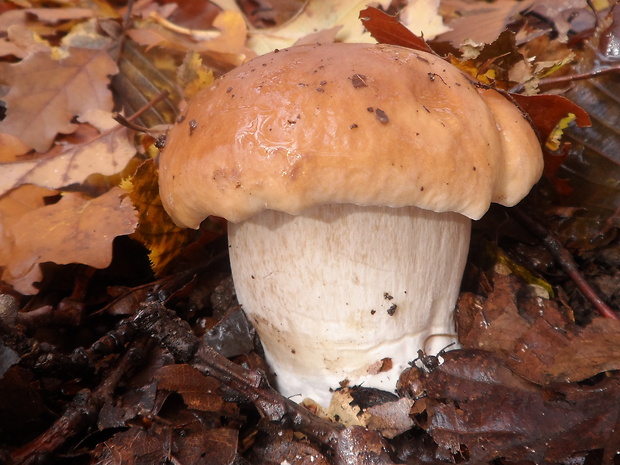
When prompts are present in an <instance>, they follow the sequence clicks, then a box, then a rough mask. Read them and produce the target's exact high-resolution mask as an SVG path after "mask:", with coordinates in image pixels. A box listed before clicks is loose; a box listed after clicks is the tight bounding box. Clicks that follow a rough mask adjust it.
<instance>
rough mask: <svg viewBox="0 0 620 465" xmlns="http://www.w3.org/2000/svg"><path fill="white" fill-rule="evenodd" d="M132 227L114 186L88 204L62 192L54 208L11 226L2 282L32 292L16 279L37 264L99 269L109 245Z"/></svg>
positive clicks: (130, 212)
mask: <svg viewBox="0 0 620 465" xmlns="http://www.w3.org/2000/svg"><path fill="white" fill-rule="evenodd" d="M137 224H138V221H137V217H136V213H135V211H134V209H133V205H132V204H131V201H130V200H129V199H128V198H127V197H126V194H125V192H124V191H123V190H122V189H121V188H119V187H115V188H113V189H111V190H110V191H108V192H107V193H105V194H103V195H102V196H100V197H97V198H94V199H88V198H86V197H84V196H83V195H81V194H76V193H66V194H64V195H63V197H62V198H61V199H60V201H59V202H58V203H55V204H53V205H49V206H45V207H41V208H38V209H36V210H32V211H30V212H28V213H26V214H24V215H23V216H21V218H19V219H18V220H17V221H16V222H15V223H14V224H12V226H11V233H12V235H13V238H14V247H13V250H12V251H11V254H10V258H9V262H8V264H6V265H7V268H6V269H5V271H4V274H3V276H2V279H3V280H5V281H7V282H9V283H12V284H13V285H14V286H15V288H16V289H18V290H19V291H20V292H22V293H33V291H34V292H36V290H35V289H34V288H33V287H32V284H33V283H32V281H29V280H26V281H23V280H22V279H23V278H24V277H25V276H28V275H29V273H31V271H32V270H33V268H35V267H36V266H37V264H39V263H44V262H53V263H57V264H59V265H64V264H69V263H83V264H85V265H90V266H92V267H94V268H105V267H107V266H108V265H109V264H110V262H111V261H112V241H113V240H114V238H115V237H117V236H121V235H125V234H131V233H132V232H133V231H134V230H135V228H136V225H137Z"/></svg>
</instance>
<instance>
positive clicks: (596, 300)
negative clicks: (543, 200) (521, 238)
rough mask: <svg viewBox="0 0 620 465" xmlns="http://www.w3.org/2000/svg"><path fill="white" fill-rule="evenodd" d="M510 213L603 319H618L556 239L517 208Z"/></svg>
mask: <svg viewBox="0 0 620 465" xmlns="http://www.w3.org/2000/svg"><path fill="white" fill-rule="evenodd" d="M510 213H511V214H512V215H513V216H514V217H515V218H516V219H517V220H518V221H519V222H520V223H521V224H523V225H524V226H526V227H527V229H528V230H529V231H531V232H532V233H533V234H534V235H536V236H537V237H538V238H539V239H540V240H541V241H542V242H543V244H544V245H545V247H546V248H547V250H549V252H550V253H551V255H552V256H553V258H554V259H555V261H556V262H557V263H558V264H559V265H560V266H561V267H562V268H563V269H564V271H566V274H568V276H569V277H570V278H571V279H572V280H573V282H574V283H575V285H576V286H577V288H578V289H579V290H580V291H581V292H582V294H583V295H584V296H585V297H586V298H587V299H588V300H589V301H590V303H591V304H592V305H594V307H595V308H596V310H597V311H598V312H599V313H600V314H601V315H603V316H604V317H605V318H611V319H613V320H618V319H620V318H619V317H618V315H617V314H616V312H615V311H614V310H613V309H612V308H611V307H609V306H608V305H607V304H606V303H605V302H603V300H602V299H601V298H600V296H599V295H598V294H597V293H596V291H595V290H594V289H592V287H591V286H590V285H589V284H588V282H587V281H586V280H585V278H584V277H583V275H582V274H581V272H580V271H579V268H578V266H577V263H576V262H575V260H574V259H573V256H572V255H571V253H570V252H569V251H568V250H566V248H565V247H564V246H563V245H562V243H561V242H560V241H559V240H558V239H556V238H555V237H554V236H553V235H552V234H551V233H550V232H549V231H548V230H547V229H546V228H545V227H544V226H543V225H541V224H539V223H537V222H536V221H534V220H533V219H532V218H531V217H530V216H529V215H527V214H526V213H525V212H524V211H523V210H522V209H520V208H519V207H513V208H511V209H510Z"/></svg>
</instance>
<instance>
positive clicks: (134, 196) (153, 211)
mask: <svg viewBox="0 0 620 465" xmlns="http://www.w3.org/2000/svg"><path fill="white" fill-rule="evenodd" d="M122 187H123V189H125V190H126V191H127V192H128V193H129V197H130V198H131V200H132V202H133V204H134V205H135V207H136V210H137V212H138V217H139V220H140V221H139V224H138V228H137V229H136V231H135V233H134V234H133V238H134V239H136V240H138V241H140V242H141V243H142V244H144V245H145V246H146V247H147V248H148V250H149V260H150V261H151V266H152V268H153V271H155V273H156V274H162V273H163V272H164V271H165V270H166V268H167V267H168V265H169V264H170V262H171V261H172V260H174V259H175V258H176V257H178V256H179V255H180V254H181V253H183V250H184V249H185V246H187V244H188V243H189V242H190V240H191V238H192V237H193V232H192V231H190V230H188V229H187V228H179V227H178V226H177V225H175V224H174V222H173V221H172V219H171V218H170V216H168V213H166V211H165V210H164V207H163V205H162V203H161V199H160V198H159V185H158V177H157V165H156V164H155V162H154V161H153V160H147V161H145V162H144V163H143V164H142V165H140V166H139V167H138V169H137V170H136V172H135V174H134V175H133V176H132V177H131V179H128V180H125V181H124V182H123V183H122Z"/></svg>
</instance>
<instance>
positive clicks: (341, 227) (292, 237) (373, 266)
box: [228, 204, 471, 405]
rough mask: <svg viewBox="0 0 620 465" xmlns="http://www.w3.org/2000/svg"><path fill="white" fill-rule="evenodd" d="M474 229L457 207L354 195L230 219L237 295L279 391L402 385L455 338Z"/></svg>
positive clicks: (306, 393) (295, 394)
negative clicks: (417, 363)
mask: <svg viewBox="0 0 620 465" xmlns="http://www.w3.org/2000/svg"><path fill="white" fill-rule="evenodd" d="M470 229H471V221H470V220H469V218H466V217H465V216H463V215H460V214H458V213H450V212H447V213H435V212H431V211H428V210H422V209H419V208H416V207H402V208H390V207H360V206H356V205H348V204H347V205H324V206H320V207H316V208H313V209H311V210H308V211H306V212H304V213H303V214H300V215H296V216H293V215H289V214H286V213H281V212H276V211H272V210H267V211H264V212H262V213H260V214H258V215H256V216H254V217H252V218H250V219H248V220H245V221H243V222H241V223H238V224H232V223H231V224H229V233H228V234H229V245H230V261H231V267H232V273H233V280H234V282H235V288H236V291H237V296H238V298H239V302H240V303H241V304H242V305H243V308H244V310H245V312H246V313H247V315H248V317H249V319H250V320H251V321H252V323H253V324H254V326H255V328H256V330H257V332H258V335H259V337H260V339H261V342H262V344H263V347H264V349H265V355H266V357H267V362H268V363H269V364H270V366H271V368H272V369H273V371H274V373H275V374H276V376H277V388H278V389H279V391H280V392H281V393H282V394H284V395H285V396H289V397H292V398H293V399H294V400H296V401H302V400H303V399H304V398H306V397H310V398H312V399H313V400H315V401H316V402H318V403H319V404H323V405H327V404H328V403H329V400H330V398H331V392H330V391H331V390H334V389H337V388H338V387H339V386H341V385H342V384H343V383H344V384H348V385H354V384H362V385H364V386H366V387H375V388H379V389H384V390H388V391H393V390H394V388H395V385H396V382H397V380H398V377H399V375H400V373H401V372H402V371H403V370H404V369H405V368H406V367H407V366H408V363H409V362H410V361H411V360H413V359H415V358H416V357H417V355H418V350H419V349H422V350H424V351H425V352H426V353H429V354H435V353H437V352H438V351H440V350H442V349H444V348H446V347H447V346H449V345H450V344H451V343H454V342H456V331H455V327H454V320H453V309H454V306H455V303H456V299H457V298H458V293H459V287H460V282H461V278H462V274H463V269H464V267H465V262H466V258H467V251H468V247H469V237H470Z"/></svg>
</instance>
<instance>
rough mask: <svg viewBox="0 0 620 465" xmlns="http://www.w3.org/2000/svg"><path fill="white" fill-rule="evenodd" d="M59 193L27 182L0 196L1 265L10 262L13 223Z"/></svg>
mask: <svg viewBox="0 0 620 465" xmlns="http://www.w3.org/2000/svg"><path fill="white" fill-rule="evenodd" d="M0 143H1V139H0ZM57 194H58V192H57V191H54V190H50V189H45V188H43V187H39V186H33V185H30V184H26V185H24V186H20V187H19V188H18V189H13V190H12V191H11V192H9V193H7V194H6V195H3V196H1V197H0V266H2V265H4V264H6V263H8V261H9V258H10V256H11V255H10V254H11V250H12V249H13V244H14V238H13V235H12V234H11V225H12V224H14V223H16V222H17V221H19V220H20V218H21V217H22V216H23V215H25V214H26V213H28V212H31V211H32V210H36V209H37V208H41V207H43V206H45V198H46V197H52V196H54V195H57Z"/></svg>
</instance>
